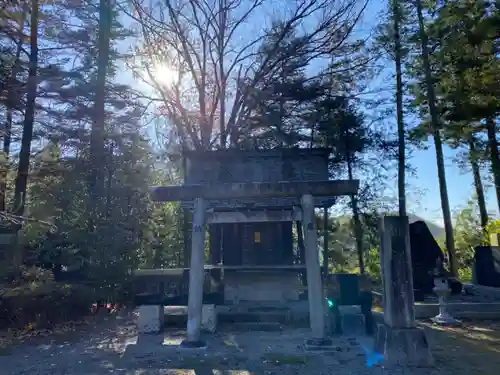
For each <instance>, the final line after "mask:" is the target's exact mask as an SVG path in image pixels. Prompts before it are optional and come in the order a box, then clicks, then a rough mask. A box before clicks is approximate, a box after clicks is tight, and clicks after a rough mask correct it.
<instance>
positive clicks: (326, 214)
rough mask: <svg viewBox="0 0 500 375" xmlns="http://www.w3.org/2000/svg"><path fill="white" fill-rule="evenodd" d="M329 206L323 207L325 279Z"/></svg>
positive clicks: (326, 275) (325, 272) (327, 256)
mask: <svg viewBox="0 0 500 375" xmlns="http://www.w3.org/2000/svg"><path fill="white" fill-rule="evenodd" d="M328 258H330V253H329V251H328V207H324V208H323V277H324V278H325V280H326V279H327V277H328V260H329V259H328Z"/></svg>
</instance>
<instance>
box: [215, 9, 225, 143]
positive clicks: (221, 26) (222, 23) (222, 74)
mask: <svg viewBox="0 0 500 375" xmlns="http://www.w3.org/2000/svg"><path fill="white" fill-rule="evenodd" d="M226 24H227V4H226V0H219V30H218V31H219V35H218V43H217V44H218V45H217V49H218V55H219V56H218V58H219V74H220V103H219V110H220V114H219V117H220V125H219V130H220V147H221V148H222V149H225V148H226V147H227V129H226V78H227V77H226V72H225V68H224V50H225V48H224V44H225V39H226V38H225V31H226Z"/></svg>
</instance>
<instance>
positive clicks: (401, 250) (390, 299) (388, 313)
mask: <svg viewBox="0 0 500 375" xmlns="http://www.w3.org/2000/svg"><path fill="white" fill-rule="evenodd" d="M380 239H381V243H380V262H381V266H382V280H383V287H384V293H383V302H384V323H383V324H380V325H379V326H378V331H377V336H376V339H375V350H376V351H377V352H378V353H380V354H383V355H384V364H385V365H386V366H390V365H394V364H395V365H418V366H425V365H431V364H432V355H431V352H430V348H429V344H428V341H427V338H426V336H425V332H424V331H423V330H421V329H419V328H417V327H416V325H415V307H414V297H413V276H412V266H411V251H410V236H409V225H408V217H406V216H404V217H400V216H386V217H383V218H382V219H381V221H380Z"/></svg>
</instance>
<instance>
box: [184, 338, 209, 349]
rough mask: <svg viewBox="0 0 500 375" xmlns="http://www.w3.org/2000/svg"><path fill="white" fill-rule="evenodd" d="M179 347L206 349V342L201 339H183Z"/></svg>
mask: <svg viewBox="0 0 500 375" xmlns="http://www.w3.org/2000/svg"><path fill="white" fill-rule="evenodd" d="M179 347H180V348H181V349H206V348H207V342H206V341H203V340H197V341H189V340H183V341H182V342H181V344H180V346H179Z"/></svg>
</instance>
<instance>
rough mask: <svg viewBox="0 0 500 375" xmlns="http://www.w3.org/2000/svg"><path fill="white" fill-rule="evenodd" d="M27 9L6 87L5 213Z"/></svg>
mask: <svg viewBox="0 0 500 375" xmlns="http://www.w3.org/2000/svg"><path fill="white" fill-rule="evenodd" d="M26 15H27V9H26V7H24V8H23V10H22V13H21V19H20V20H19V23H18V35H17V45H16V55H15V60H14V66H13V67H12V71H11V72H10V77H9V81H8V86H7V90H8V92H7V111H6V115H5V130H4V134H3V155H4V158H5V166H1V167H2V170H1V171H0V211H5V209H6V207H5V201H6V198H5V196H6V194H7V173H8V168H9V155H10V144H11V141H12V112H13V108H14V106H15V105H16V97H17V95H16V90H17V89H18V87H17V86H18V84H17V75H18V74H19V70H20V69H21V51H22V50H23V37H24V24H25V22H26Z"/></svg>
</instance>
